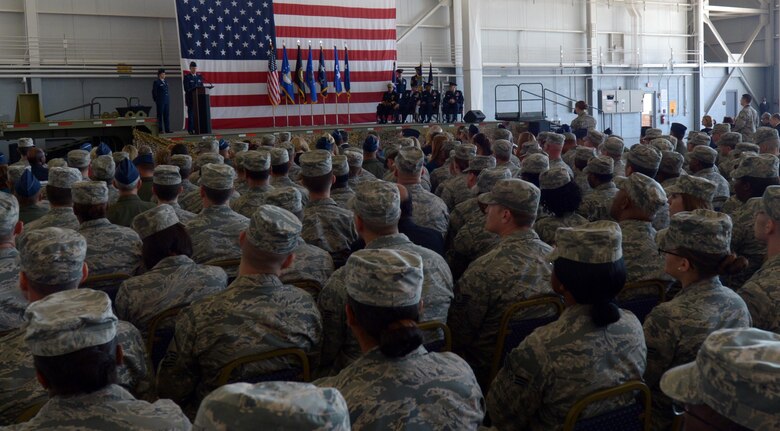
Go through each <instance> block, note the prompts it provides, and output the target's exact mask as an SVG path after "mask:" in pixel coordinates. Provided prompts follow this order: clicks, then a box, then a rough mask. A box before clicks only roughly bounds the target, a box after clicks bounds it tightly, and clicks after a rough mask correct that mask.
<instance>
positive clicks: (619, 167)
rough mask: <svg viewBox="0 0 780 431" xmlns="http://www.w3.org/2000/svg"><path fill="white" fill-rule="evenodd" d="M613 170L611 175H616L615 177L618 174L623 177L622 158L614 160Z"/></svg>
mask: <svg viewBox="0 0 780 431" xmlns="http://www.w3.org/2000/svg"><path fill="white" fill-rule="evenodd" d="M613 172H614V174H613V175H614V176H616V177H618V176H620V177H625V176H626V161H625V160H623V159H622V158H619V159H617V160H615V165H614V170H613Z"/></svg>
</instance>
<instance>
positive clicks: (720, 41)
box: [704, 13, 736, 62]
mask: <svg viewBox="0 0 780 431" xmlns="http://www.w3.org/2000/svg"><path fill="white" fill-rule="evenodd" d="M704 22H705V23H706V24H707V27H709V28H710V30H712V34H713V35H714V36H715V39H716V40H717V41H718V44H719V45H720V47H721V48H723V51H724V52H725V53H726V57H727V58H728V60H729V62H735V61H736V59H735V58H734V54H732V53H731V50H730V49H729V46H728V45H727V44H726V41H724V40H723V37H722V36H721V35H720V32H719V31H718V29H717V28H715V24H713V23H712V21H710V17H709V16H707V14H706V13H705V14H704Z"/></svg>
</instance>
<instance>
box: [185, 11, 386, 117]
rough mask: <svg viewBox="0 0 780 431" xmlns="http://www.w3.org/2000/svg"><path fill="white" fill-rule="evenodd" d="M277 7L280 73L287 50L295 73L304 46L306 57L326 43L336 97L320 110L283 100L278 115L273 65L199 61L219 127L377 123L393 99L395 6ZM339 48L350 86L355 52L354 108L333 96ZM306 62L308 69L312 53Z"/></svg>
mask: <svg viewBox="0 0 780 431" xmlns="http://www.w3.org/2000/svg"><path fill="white" fill-rule="evenodd" d="M273 7H274V23H275V25H276V67H277V70H280V69H281V65H282V44H283V43H284V44H286V46H287V55H288V58H289V59H290V67H291V69H293V72H294V69H295V58H296V55H297V52H296V49H297V43H298V41H300V43H301V49H304V50H307V49H308V45H309V41H311V45H312V48H313V49H318V48H319V43H320V41H322V44H323V46H324V48H325V50H324V54H325V60H326V62H325V67H326V70H327V76H328V84H329V86H330V88H329V90H330V91H329V94H328V97H327V98H326V99H324V100H323V98H322V96H321V95H319V103H317V104H315V105H285V104H284V102H285V100H282V101H281V104H280V105H279V106H276V107H275V108H274V106H273V104H272V102H271V100H270V98H269V92H268V87H269V86H273V85H275V86H276V87H277V88H278V85H279V81H278V79H279V77H278V76H277V77H276V79H274V78H273V77H270V76H269V74H268V62H267V61H266V60H258V61H230V60H203V59H200V60H196V61H197V63H198V71H199V73H200V74H202V75H203V78H204V82H206V83H212V84H214V89H213V90H211V91H210V94H211V119H212V127H213V128H214V129H243V128H261V127H284V126H309V125H323V124H347V123H348V122H349V123H353V124H355V123H368V122H374V121H375V120H376V106H377V104H378V103H379V101H380V100H381V98H382V93H383V92H384V91H386V84H387V82H388V81H389V80H390V78H391V76H392V68H393V62H394V61H395V59H396V21H395V17H396V9H395V0H335V1H326V0H281V1H274V3H273ZM334 45H335V46H337V47H338V49H339V60H340V63H341V64H340V66H341V74H342V81H343V78H344V45H346V46H347V47H348V48H349V68H350V82H351V84H352V90H351V97H350V98H349V106H348V105H347V97H346V95H344V94H342V95H341V96H340V97H339V98H338V101H337V100H336V96H335V93H334V92H333V91H334V90H333V46H334ZM303 54H304V55H303V58H304V66H305V58H306V55H307V52H304V53H303ZM189 62H190V59H189V58H183V59H182V70H187V68H188V67H187V66H188V65H189ZM315 67H316V62H315ZM277 73H278V72H277ZM315 73H316V69H315ZM284 99H286V98H284ZM337 112H338V115H337ZM312 113H313V115H312Z"/></svg>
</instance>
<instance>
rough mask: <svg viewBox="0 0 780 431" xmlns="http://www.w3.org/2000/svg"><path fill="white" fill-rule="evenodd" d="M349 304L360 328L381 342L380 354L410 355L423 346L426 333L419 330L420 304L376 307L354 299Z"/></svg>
mask: <svg viewBox="0 0 780 431" xmlns="http://www.w3.org/2000/svg"><path fill="white" fill-rule="evenodd" d="M348 303H349V307H350V308H351V309H352V312H353V313H354V315H355V320H357V322H358V324H359V325H360V327H361V328H363V329H364V330H365V331H366V332H367V333H368V335H370V336H371V337H372V338H374V339H375V340H377V342H378V343H379V351H380V352H382V354H383V355H385V356H387V357H388V358H400V357H402V356H406V355H407V354H409V353H410V352H412V351H414V350H415V349H416V348H418V347H420V345H422V342H423V334H422V331H420V328H418V327H417V322H418V320H419V318H420V309H419V304H416V305H409V306H405V307H375V306H372V305H365V304H361V303H360V302H357V301H355V300H354V299H352V298H351V297H350V298H349V299H348Z"/></svg>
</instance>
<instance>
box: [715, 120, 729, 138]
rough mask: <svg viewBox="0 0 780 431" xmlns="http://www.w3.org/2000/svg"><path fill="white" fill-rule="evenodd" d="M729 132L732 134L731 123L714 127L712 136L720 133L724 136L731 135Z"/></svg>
mask: <svg viewBox="0 0 780 431" xmlns="http://www.w3.org/2000/svg"><path fill="white" fill-rule="evenodd" d="M729 132H731V124H729V123H718V124H716V125H714V126H712V134H713V135H714V134H716V133H719V134H721V135H722V134H724V133H729ZM722 138H723V136H721V139H722Z"/></svg>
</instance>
